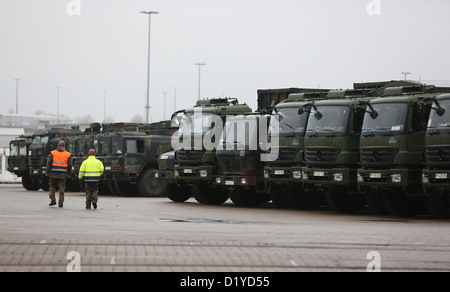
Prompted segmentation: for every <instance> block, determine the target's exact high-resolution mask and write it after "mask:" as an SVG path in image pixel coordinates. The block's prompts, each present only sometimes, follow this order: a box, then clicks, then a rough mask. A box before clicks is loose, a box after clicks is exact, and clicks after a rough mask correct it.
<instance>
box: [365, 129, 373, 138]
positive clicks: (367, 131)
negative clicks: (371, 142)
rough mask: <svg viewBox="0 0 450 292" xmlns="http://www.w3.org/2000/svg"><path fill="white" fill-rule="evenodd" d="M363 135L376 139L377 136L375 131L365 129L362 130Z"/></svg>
mask: <svg viewBox="0 0 450 292" xmlns="http://www.w3.org/2000/svg"><path fill="white" fill-rule="evenodd" d="M362 135H363V136H364V137H369V136H372V137H374V136H375V134H374V133H373V130H372V129H363V130H362Z"/></svg>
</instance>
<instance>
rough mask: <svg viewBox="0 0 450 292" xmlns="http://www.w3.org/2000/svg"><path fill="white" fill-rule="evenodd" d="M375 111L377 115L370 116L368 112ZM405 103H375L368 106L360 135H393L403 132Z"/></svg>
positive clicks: (405, 115)
mask: <svg viewBox="0 0 450 292" xmlns="http://www.w3.org/2000/svg"><path fill="white" fill-rule="evenodd" d="M372 111H375V112H377V113H378V116H376V117H375V118H373V117H371V115H370V114H369V113H370V112H372ZM407 114H408V104H407V103H376V104H372V108H368V109H367V111H366V115H365V117H364V122H363V130H362V135H363V136H365V137H367V136H386V135H389V136H393V135H401V134H403V133H404V132H405V123H406V117H407Z"/></svg>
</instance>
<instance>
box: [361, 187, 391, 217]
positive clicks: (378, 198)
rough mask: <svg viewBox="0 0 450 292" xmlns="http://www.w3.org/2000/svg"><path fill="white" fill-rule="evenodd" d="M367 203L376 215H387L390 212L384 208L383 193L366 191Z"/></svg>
mask: <svg viewBox="0 0 450 292" xmlns="http://www.w3.org/2000/svg"><path fill="white" fill-rule="evenodd" d="M366 196H367V205H368V206H369V209H370V210H371V211H372V212H373V213H375V214H376V215H389V214H391V212H389V210H388V209H387V208H386V204H385V203H384V201H383V195H382V194H379V193H375V192H371V193H368V194H367V195H366Z"/></svg>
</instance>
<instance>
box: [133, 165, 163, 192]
mask: <svg viewBox="0 0 450 292" xmlns="http://www.w3.org/2000/svg"><path fill="white" fill-rule="evenodd" d="M155 172H156V170H154V169H148V170H146V171H145V172H144V174H143V175H142V176H141V177H140V178H139V181H138V189H139V192H140V193H141V195H142V196H144V197H162V196H165V195H166V186H167V183H166V182H165V181H164V180H162V179H160V178H155Z"/></svg>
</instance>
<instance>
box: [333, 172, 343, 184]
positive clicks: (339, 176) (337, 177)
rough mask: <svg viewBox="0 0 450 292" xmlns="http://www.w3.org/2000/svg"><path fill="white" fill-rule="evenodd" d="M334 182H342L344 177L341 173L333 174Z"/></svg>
mask: <svg viewBox="0 0 450 292" xmlns="http://www.w3.org/2000/svg"><path fill="white" fill-rule="evenodd" d="M333 177H334V181H337V182H340V181H343V180H344V175H343V174H342V173H333Z"/></svg>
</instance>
